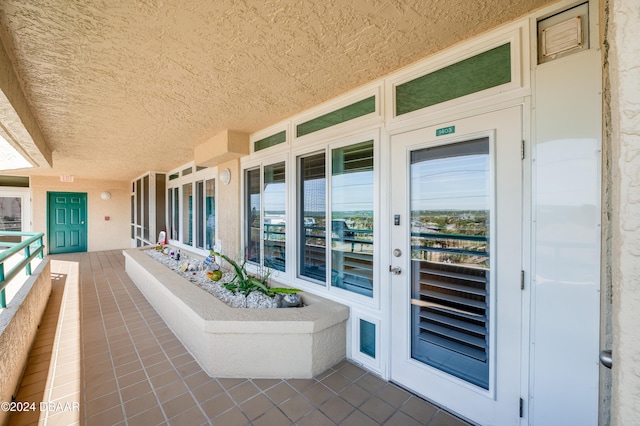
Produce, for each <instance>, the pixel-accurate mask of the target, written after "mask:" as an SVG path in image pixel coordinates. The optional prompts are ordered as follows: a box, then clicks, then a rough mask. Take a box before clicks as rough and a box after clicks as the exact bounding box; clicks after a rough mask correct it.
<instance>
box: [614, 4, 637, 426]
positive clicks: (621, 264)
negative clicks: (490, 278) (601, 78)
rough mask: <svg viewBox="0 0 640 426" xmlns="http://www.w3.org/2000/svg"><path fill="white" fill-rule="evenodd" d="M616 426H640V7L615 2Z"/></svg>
mask: <svg viewBox="0 0 640 426" xmlns="http://www.w3.org/2000/svg"><path fill="white" fill-rule="evenodd" d="M608 10H609V26H608V34H607V41H608V44H609V46H610V51H609V64H610V65H609V66H610V68H609V76H610V85H611V86H610V89H611V103H610V107H611V128H610V129H609V130H610V145H611V170H610V171H609V173H610V182H611V212H610V213H611V225H610V226H611V237H612V241H611V245H610V246H611V257H610V259H606V260H605V261H609V262H610V263H611V268H612V271H611V272H612V312H613V313H612V315H613V318H612V329H613V348H612V349H613V369H612V373H613V381H612V391H611V399H612V406H611V424H613V425H621V426H622V425H637V424H640V309H639V307H640V189H639V188H640V158H639V157H638V153H640V41H639V40H640V39H639V38H638V32H639V31H640V2H638V1H629V0H610V1H609V8H608Z"/></svg>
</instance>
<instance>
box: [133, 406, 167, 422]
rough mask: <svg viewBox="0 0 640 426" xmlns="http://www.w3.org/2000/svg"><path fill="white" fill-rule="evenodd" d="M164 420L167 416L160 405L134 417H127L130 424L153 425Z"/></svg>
mask: <svg viewBox="0 0 640 426" xmlns="http://www.w3.org/2000/svg"><path fill="white" fill-rule="evenodd" d="M164 422H165V417H164V414H163V413H162V410H161V409H160V407H154V408H152V409H150V410H147V411H145V412H142V413H140V414H137V415H135V416H133V417H127V424H128V425H129V426H152V425H159V424H161V423H164Z"/></svg>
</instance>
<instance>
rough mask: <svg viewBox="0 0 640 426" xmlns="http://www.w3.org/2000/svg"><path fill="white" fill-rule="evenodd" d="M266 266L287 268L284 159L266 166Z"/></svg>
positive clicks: (279, 269) (282, 269) (264, 198)
mask: <svg viewBox="0 0 640 426" xmlns="http://www.w3.org/2000/svg"><path fill="white" fill-rule="evenodd" d="M262 197H263V203H264V266H266V267H269V268H272V269H277V270H278V271H284V270H285V253H286V250H285V248H286V245H285V240H286V220H285V219H286V202H287V188H286V185H285V165H284V161H283V162H281V163H277V164H273V165H270V166H265V167H264V191H263V192H262Z"/></svg>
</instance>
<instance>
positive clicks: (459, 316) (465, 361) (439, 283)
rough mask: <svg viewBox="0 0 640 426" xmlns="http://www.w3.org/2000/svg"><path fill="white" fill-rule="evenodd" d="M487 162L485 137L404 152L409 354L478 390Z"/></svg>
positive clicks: (483, 373) (485, 297) (485, 286)
mask: <svg viewBox="0 0 640 426" xmlns="http://www.w3.org/2000/svg"><path fill="white" fill-rule="evenodd" d="M490 165H491V164H490V155H489V140H488V138H482V139H477V140H472V141H466V142H460V143H455V144H449V145H444V146H437V147H432V148H426V149H422V150H418V151H414V152H412V153H411V185H410V188H411V198H410V200H411V201H410V202H411V260H412V262H411V274H412V299H411V304H412V345H411V355H412V357H413V358H414V359H417V360H419V361H421V362H424V363H426V364H429V365H431V366H433V367H436V368H438V369H440V370H443V371H445V372H447V373H449V374H452V375H454V376H456V377H459V378H461V379H463V380H466V381H468V382H470V383H473V384H475V385H477V386H480V387H482V388H485V389H488V386H489V321H488V312H489V277H490V264H489V260H490V250H489V248H490V246H489V244H490V240H489V232H490V229H489V223H490V215H491V207H490V206H491V188H490V185H491V168H490Z"/></svg>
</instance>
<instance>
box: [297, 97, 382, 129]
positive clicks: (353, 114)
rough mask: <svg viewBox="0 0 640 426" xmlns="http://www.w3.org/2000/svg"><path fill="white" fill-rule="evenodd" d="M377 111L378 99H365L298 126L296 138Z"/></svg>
mask: <svg viewBox="0 0 640 426" xmlns="http://www.w3.org/2000/svg"><path fill="white" fill-rule="evenodd" d="M375 111H376V97H375V96H371V97H370V98H367V99H363V100H361V101H358V102H356V103H353V104H351V105H347V106H346V107H343V108H340V109H337V110H335V111H332V112H330V113H328V114H325V115H321V116H320V117H316V118H314V119H313V120H309V121H306V122H304V123H302V124H298V126H296V136H298V137H300V136H304V135H308V134H309V133H313V132H317V131H318V130H322V129H326V128H328V127H331V126H335V125H336V124H340V123H344V122H345V121H349V120H353V119H354V118H358V117H362V116H363V115H367V114H370V113H372V112H375Z"/></svg>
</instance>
